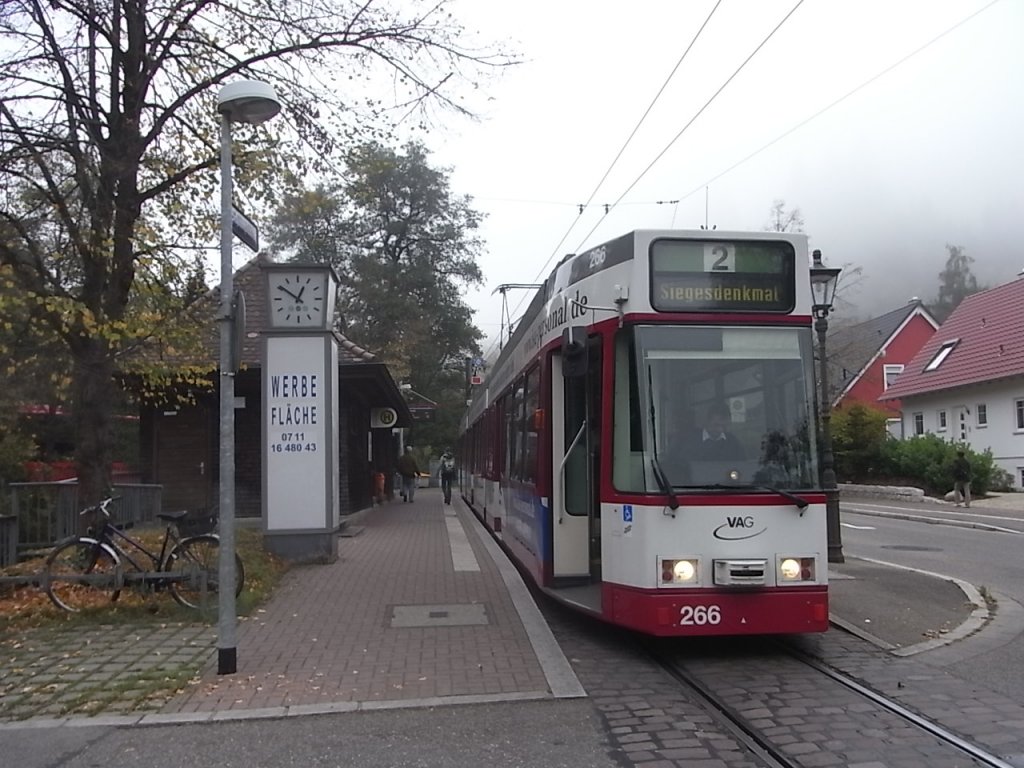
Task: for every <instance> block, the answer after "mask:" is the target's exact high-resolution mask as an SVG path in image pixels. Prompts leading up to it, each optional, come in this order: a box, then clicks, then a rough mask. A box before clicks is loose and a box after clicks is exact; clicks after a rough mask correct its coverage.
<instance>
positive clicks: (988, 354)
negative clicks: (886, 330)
mask: <svg viewBox="0 0 1024 768" xmlns="http://www.w3.org/2000/svg"><path fill="white" fill-rule="evenodd" d="M946 345H953V348H952V351H951V352H949V353H948V354H947V355H946V357H945V359H944V360H943V361H942V362H941V363H940V364H939V365H938V366H935V367H934V369H933V370H931V371H926V370H925V368H926V367H927V366H928V365H929V363H931V362H932V361H933V359H934V358H935V356H936V354H937V353H938V352H939V351H940V350H941V349H942V348H943V347H944V346H946ZM1013 376H1024V277H1018V278H1017V279H1016V280H1014V281H1013V282H1010V283H1006V284H1005V285H1000V286H998V287H996V288H990V289H989V290H987V291H981V292H979V293H975V294H972V295H971V296H968V297H967V298H966V299H964V300H963V301H962V302H960V306H958V307H957V308H956V309H955V310H954V311H953V314H951V315H950V316H949V318H948V319H947V320H946V322H944V323H943V324H942V325H941V326H940V327H939V330H937V331H936V332H935V335H934V336H932V337H931V339H929V340H928V342H927V343H926V344H925V345H924V346H923V347H922V348H921V351H920V352H918V353H917V355H915V356H914V359H913V360H911V361H910V363H908V364H907V366H906V367H905V368H904V369H903V373H901V374H900V375H899V377H898V378H897V379H896V381H895V382H893V384H892V386H890V387H889V389H887V390H886V392H885V394H884V395H883V396H882V397H881V398H880V399H882V400H892V399H896V398H902V397H907V396H909V395H920V394H925V393H929V392H937V391H940V390H944V389H953V388H954V387H963V386H967V385H969V384H981V383H984V382H988V381H996V380H998V379H1006V378H1009V377H1013Z"/></svg>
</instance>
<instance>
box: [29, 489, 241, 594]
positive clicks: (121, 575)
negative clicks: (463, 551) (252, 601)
mask: <svg viewBox="0 0 1024 768" xmlns="http://www.w3.org/2000/svg"><path fill="white" fill-rule="evenodd" d="M112 501H114V499H113V498H107V499H104V500H103V501H101V502H100V503H99V504H97V505H96V506H93V507H88V508H86V509H83V510H82V511H81V512H80V513H79V514H80V515H90V514H94V515H96V516H97V525H96V526H95V528H94V529H93V530H91V531H90V533H93V535H92V536H76V537H75V538H73V539H68V540H67V541H63V542H60V543H58V544H57V546H56V547H55V548H54V550H53V552H51V553H50V555H49V557H47V559H46V582H45V583H46V594H47V595H48V596H49V598H50V600H52V601H53V603H54V605H56V606H57V607H58V608H62V609H63V610H65V611H71V612H78V611H80V610H82V609H83V608H87V607H94V606H97V605H102V604H105V603H107V602H111V603H112V602H114V601H115V600H117V598H118V596H119V595H120V594H121V590H122V588H123V587H125V586H128V585H131V586H135V585H138V586H140V587H143V588H151V589H153V590H154V591H160V590H162V589H165V588H166V589H167V591H168V592H170V593H171V597H173V598H174V599H175V600H176V601H177V602H179V603H180V604H181V605H184V606H186V607H189V608H201V607H203V606H204V603H205V604H209V603H210V600H209V598H210V596H211V595H212V596H216V594H217V589H218V579H219V571H218V550H219V547H220V538H219V537H218V536H217V535H216V534H214V533H201V534H198V535H195V536H181V535H180V534H179V531H178V527H179V526H180V525H184V523H185V521H186V518H187V517H188V513H187V512H163V513H160V514H158V515H157V517H158V518H159V519H161V520H163V521H164V522H165V523H166V524H167V526H166V528H165V530H164V536H163V541H162V543H161V545H160V551H159V552H154V551H151V550H150V549H148V548H147V547H146V546H145V545H144V544H143V543H142V542H140V541H138V540H137V539H134V538H132V537H131V536H129V535H128V534H127V533H125V532H124V531H122V530H121V529H120V528H118V527H117V526H116V525H114V523H113V522H111V519H110V511H109V509H108V507H109V506H110V504H111V502H112ZM97 529H98V530H97ZM147 566H149V568H148V569H147ZM244 583H245V568H244V567H243V565H242V559H241V558H240V557H239V556H238V554H237V553H236V554H235V595H238V594H240V593H241V591H242V585H243V584H244ZM204 593H205V594H204Z"/></svg>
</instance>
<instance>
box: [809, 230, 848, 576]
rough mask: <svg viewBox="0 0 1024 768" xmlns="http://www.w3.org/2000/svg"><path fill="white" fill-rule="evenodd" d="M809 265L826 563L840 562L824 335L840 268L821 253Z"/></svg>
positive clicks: (830, 407)
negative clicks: (830, 264)
mask: <svg viewBox="0 0 1024 768" xmlns="http://www.w3.org/2000/svg"><path fill="white" fill-rule="evenodd" d="M813 261H814V263H813V265H812V266H811V296H812V298H813V300H814V305H813V306H812V308H811V311H812V312H813V314H814V330H815V331H816V332H817V334H818V357H819V363H820V365H821V395H820V403H819V408H820V411H821V485H822V487H823V488H824V490H825V525H826V527H827V531H828V533H827V536H828V561H829V562H830V563H842V562H845V561H846V558H844V557H843V537H842V532H841V530H840V528H839V487H838V486H837V485H836V468H835V456H834V455H833V453H832V398H831V396H830V394H829V391H828V354H827V353H826V351H825V336H826V334H827V333H828V316H829V313H831V312H832V302H833V301H835V297H836V285H837V284H838V282H839V273H840V272H842V270H841V269H835V268H829V267H826V266H825V265H824V264H822V263H821V251H819V250H815V251H814V253H813Z"/></svg>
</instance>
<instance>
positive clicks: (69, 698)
mask: <svg viewBox="0 0 1024 768" xmlns="http://www.w3.org/2000/svg"><path fill="white" fill-rule="evenodd" d="M216 639H217V636H216V629H215V628H211V627H209V626H206V625H202V624H180V623H173V624H171V623H169V624H162V625H156V626H151V627H138V626H129V625H95V626H89V625H81V624H74V625H70V624H69V625H67V626H47V627H39V628H33V629H27V630H26V629H19V630H17V631H16V632H15V631H10V630H6V629H5V630H2V631H0V658H2V665H0V666H2V669H0V719H4V720H24V719H27V718H47V717H49V718H53V717H61V716H64V715H68V714H86V715H88V714H98V713H103V714H122V713H125V712H158V711H160V710H161V709H162V708H163V707H164V706H165V705H166V704H167V701H168V700H169V698H170V697H171V696H173V695H174V692H175V691H176V690H179V689H181V688H182V687H184V686H185V685H186V684H187V683H188V681H189V680H191V679H193V678H195V677H197V676H198V674H199V671H200V670H201V669H202V668H203V666H204V665H205V664H206V663H207V661H208V659H209V658H210V652H211V649H212V648H213V647H214V646H215V644H216Z"/></svg>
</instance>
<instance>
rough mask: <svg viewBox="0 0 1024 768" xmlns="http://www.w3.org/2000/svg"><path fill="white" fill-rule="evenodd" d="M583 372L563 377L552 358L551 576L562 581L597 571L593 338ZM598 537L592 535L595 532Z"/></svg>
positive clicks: (560, 362)
mask: <svg viewBox="0 0 1024 768" xmlns="http://www.w3.org/2000/svg"><path fill="white" fill-rule="evenodd" d="M583 354H584V355H585V356H586V365H585V368H586V373H585V374H583V375H572V373H571V371H569V373H570V375H568V376H566V375H565V373H566V372H567V369H571V368H572V367H573V363H569V365H566V360H565V359H564V358H563V357H562V356H561V355H558V354H556V355H554V357H553V359H552V376H551V382H552V383H551V387H552V392H551V403H552V409H551V410H552V414H551V429H552V434H551V437H552V448H553V450H552V452H551V453H552V461H553V463H554V466H553V470H554V471H553V477H554V482H553V484H552V490H553V492H554V498H553V499H552V528H553V531H552V543H553V550H554V551H553V559H554V563H553V566H554V567H553V576H554V577H555V579H556V580H561V581H562V583H563V584H564V583H567V582H574V581H589V580H590V579H591V578H592V577H594V576H599V573H595V568H597V569H599V567H600V563H599V560H597V561H595V558H593V557H592V552H593V551H595V544H594V542H595V537H597V544H596V552H597V553H598V557H599V553H600V541H599V536H600V530H601V524H600V520H599V519H597V517H596V511H597V510H598V509H599V503H598V494H597V477H598V476H597V467H598V466H599V456H598V441H597V439H596V438H597V436H598V435H599V434H600V426H599V424H598V419H599V416H600V413H601V410H600V407H599V406H600V404H599V402H598V401H597V393H598V392H599V391H600V389H599V383H600V375H601V365H600V345H599V343H598V339H597V338H595V339H592V340H591V341H590V343H588V344H587V345H586V350H585V352H584V353H583ZM595 531H597V532H598V533H597V534H595V533H594V532H595Z"/></svg>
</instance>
